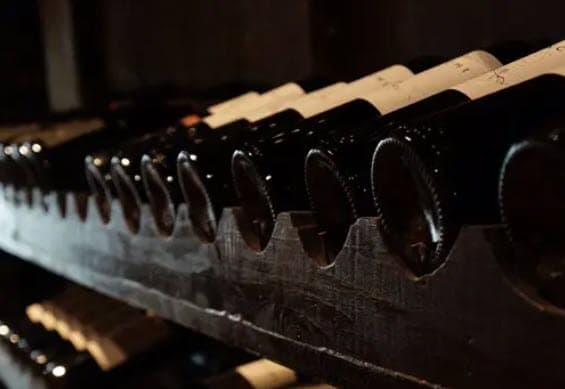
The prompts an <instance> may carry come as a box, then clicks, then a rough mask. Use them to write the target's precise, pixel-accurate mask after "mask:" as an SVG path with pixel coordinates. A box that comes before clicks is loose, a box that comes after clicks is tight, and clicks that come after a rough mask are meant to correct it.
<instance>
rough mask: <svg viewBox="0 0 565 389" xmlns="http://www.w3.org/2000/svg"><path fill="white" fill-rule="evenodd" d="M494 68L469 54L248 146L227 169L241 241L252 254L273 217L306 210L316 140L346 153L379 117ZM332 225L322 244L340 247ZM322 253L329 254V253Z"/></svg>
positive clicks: (485, 57)
mask: <svg viewBox="0 0 565 389" xmlns="http://www.w3.org/2000/svg"><path fill="white" fill-rule="evenodd" d="M498 66H500V61H499V60H498V59H497V58H496V56H495V55H493V54H491V53H488V52H486V51H482V50H479V51H474V52H471V53H468V54H466V55H463V56H461V57H458V58H456V59H453V60H451V61H448V62H445V63H442V64H440V65H437V66H434V67H432V68H430V69H427V70H425V71H423V72H420V73H418V74H416V75H415V76H413V77H410V78H408V79H406V80H404V81H401V82H397V83H394V84H392V85H388V86H386V87H385V88H381V89H378V90H375V91H369V92H366V91H365V92H364V93H357V94H353V95H352V96H351V97H350V98H349V99H347V100H346V101H344V102H342V104H339V105H338V106H336V107H334V108H332V109H330V110H327V111H325V112H321V113H319V114H318V115H315V116H313V117H311V118H309V119H308V120H305V121H303V122H302V123H301V124H300V125H299V126H297V127H296V128H294V129H293V130H292V131H285V132H282V131H279V132H269V133H266V134H265V135H264V136H261V137H257V139H256V140H254V142H248V143H247V145H246V146H245V147H243V148H242V149H240V150H237V151H236V152H235V153H234V158H233V163H232V169H233V176H234V182H235V186H236V191H237V193H238V195H239V197H240V204H241V206H242V208H243V210H244V213H245V214H246V217H245V218H243V219H242V220H244V221H248V222H251V223H252V225H248V226H245V227H244V228H245V231H248V232H244V231H242V234H243V236H244V237H246V236H248V238H247V239H246V240H247V243H248V244H250V243H252V244H250V245H251V247H253V248H258V249H261V248H264V247H265V245H266V243H267V242H268V240H269V238H270V235H271V233H272V230H273V227H274V220H275V216H276V214H277V213H278V212H281V211H289V210H303V209H307V208H309V206H308V199H307V194H306V189H305V186H304V174H303V172H304V158H305V157H306V155H307V152H308V150H309V149H310V148H311V147H313V146H315V145H316V144H318V143H319V140H320V139H321V138H326V137H337V136H340V135H343V142H344V145H343V146H344V147H346V146H347V144H348V143H350V142H354V141H356V138H355V136H353V135H352V136H351V137H348V134H354V133H355V131H357V130H358V129H363V128H370V127H371V126H372V125H373V121H375V120H378V119H379V118H380V117H381V116H382V115H384V114H387V113H389V112H392V111H394V110H397V109H400V108H402V107H405V106H407V105H409V104H411V103H413V102H415V101H418V100H422V99H424V98H426V97H429V96H431V95H433V94H435V93H438V92H440V91H442V90H444V89H446V88H448V87H449V86H451V85H453V84H456V83H457V82H460V81H463V80H467V79H469V78H472V77H473V76H476V75H479V74H483V73H485V72H486V71H489V70H492V69H494V68H496V67H498ZM355 157H356V158H357V157H358V156H355ZM352 159H354V158H352ZM332 189H333V188H332ZM325 195H326V196H327V197H328V200H331V197H332V196H337V195H338V194H337V193H333V192H327V193H325ZM339 198H340V199H341V198H342V197H341V196H340V197H339ZM336 211H338V212H339V210H336ZM333 219H334V220H336V221H335V223H332V228H333V229H334V230H333V231H330V230H329V223H327V224H328V229H327V230H326V236H327V241H328V243H330V244H336V245H337V246H340V243H343V239H344V238H341V240H342V241H341V242H339V241H338V238H339V237H340V236H344V235H345V233H346V231H347V228H348V223H349V220H347V218H346V215H341V214H338V213H336V214H335V215H333ZM240 229H241V223H240ZM253 241H254V242H253ZM328 249H329V250H330V251H332V248H331V247H328ZM327 255H331V253H329V254H327Z"/></svg>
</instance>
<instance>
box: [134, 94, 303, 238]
mask: <svg viewBox="0 0 565 389" xmlns="http://www.w3.org/2000/svg"><path fill="white" fill-rule="evenodd" d="M304 93H305V92H304V88H303V87H302V86H300V85H298V84H296V83H287V84H284V85H282V86H280V87H277V88H274V89H272V90H270V91H268V92H266V93H264V94H263V95H262V96H261V99H260V100H258V101H256V102H255V103H253V104H246V105H245V106H244V107H236V109H234V110H231V111H229V112H226V113H220V114H217V115H212V116H209V117H207V118H204V119H203V120H202V121H201V122H199V123H197V124H196V125H195V126H191V127H188V128H186V127H182V128H179V130H180V131H177V132H175V133H173V134H172V135H171V137H170V138H169V139H167V140H166V142H164V143H159V144H158V146H159V147H152V148H151V150H148V152H147V153H145V155H146V156H145V157H144V158H143V159H142V168H141V176H142V178H143V183H144V186H145V191H146V195H147V199H148V201H149V205H150V207H151V211H152V213H153V216H154V219H155V222H156V225H157V228H158V229H159V231H160V232H161V233H163V234H165V235H169V234H170V233H171V232H172V228H173V224H174V218H175V214H176V206H177V205H178V204H179V203H180V202H181V199H182V194H181V191H180V188H179V186H178V182H177V175H176V170H177V169H176V166H177V161H176V160H177V156H178V153H179V152H180V151H181V150H183V149H184V148H186V146H187V145H190V144H192V143H197V142H199V143H201V142H205V141H206V140H208V139H211V138H212V139H215V138H216V137H217V136H218V134H220V133H221V134H235V133H239V131H240V130H241V129H242V128H246V127H247V126H246V124H248V121H247V120H246V119H245V118H244V117H243V114H244V113H246V112H251V111H254V110H257V109H264V107H268V106H271V105H273V104H274V105H278V104H282V103H284V102H286V101H290V100H294V99H296V98H298V97H300V96H303V95H304Z"/></svg>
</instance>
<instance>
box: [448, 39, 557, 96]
mask: <svg viewBox="0 0 565 389" xmlns="http://www.w3.org/2000/svg"><path fill="white" fill-rule="evenodd" d="M563 65H565V41H561V42H559V43H556V44H554V45H552V46H550V47H548V48H545V49H543V50H540V51H537V52H535V53H533V54H530V55H528V56H526V57H523V58H520V59H519V60H517V61H514V62H511V63H509V64H507V65H504V66H501V67H499V68H498V69H495V70H493V71H491V72H488V73H487V74H483V75H481V76H479V77H475V78H473V79H470V80H468V81H465V82H463V83H461V84H458V85H456V86H454V87H452V88H451V89H454V90H457V91H459V92H461V93H463V94H465V95H466V96H467V97H469V98H470V99H473V100H475V99H478V98H480V97H483V96H486V95H489V94H491V93H495V92H497V91H499V90H502V89H505V88H508V87H510V86H512V85H516V84H519V83H521V82H524V81H526V80H529V79H531V78H534V77H536V76H538V75H540V74H542V73H544V72H547V71H549V70H551V69H553V68H556V67H559V66H563Z"/></svg>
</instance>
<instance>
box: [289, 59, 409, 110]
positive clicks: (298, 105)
mask: <svg viewBox="0 0 565 389" xmlns="http://www.w3.org/2000/svg"><path fill="white" fill-rule="evenodd" d="M412 76H413V73H412V72H411V71H410V70H409V69H408V68H406V67H404V66H402V65H393V66H390V67H388V68H385V69H382V70H380V71H378V72H375V73H373V74H370V75H369V76H367V77H363V78H361V79H359V80H357V81H353V82H352V83H351V84H347V86H346V87H345V88H342V89H340V90H338V91H335V92H334V93H328V94H324V95H320V96H317V98H313V99H308V100H303V101H298V100H296V101H295V102H293V104H291V106H290V107H289V108H292V109H294V110H296V111H298V112H299V113H300V114H301V115H302V117H303V118H310V117H312V116H315V115H317V114H319V113H320V112H324V111H327V110H330V109H332V108H335V107H337V106H338V105H341V104H344V103H346V102H348V101H351V100H354V99H356V98H358V97H361V96H363V95H365V94H367V93H369V91H370V92H373V91H377V90H381V89H383V88H388V87H390V86H391V85H394V84H396V83H398V82H401V81H404V80H406V79H409V78H411V77H412Z"/></svg>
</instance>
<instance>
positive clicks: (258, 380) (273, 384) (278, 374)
mask: <svg viewBox="0 0 565 389" xmlns="http://www.w3.org/2000/svg"><path fill="white" fill-rule="evenodd" d="M235 371H236V372H237V373H238V374H239V375H240V376H242V377H243V378H245V380H246V381H247V382H248V383H249V384H250V385H251V387H253V388H255V389H274V388H283V387H286V386H287V385H290V384H293V383H294V382H296V380H297V377H296V373H295V372H294V371H293V370H291V369H289V368H287V367H285V366H282V365H279V364H278V363H275V362H272V361H269V360H268V359H259V360H257V361H254V362H250V363H247V364H245V365H241V366H238V367H236V368H235Z"/></svg>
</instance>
